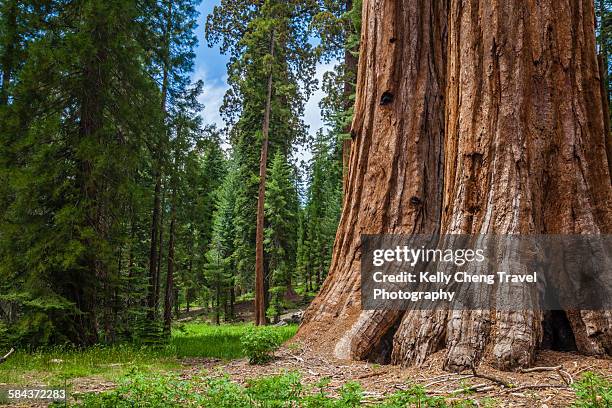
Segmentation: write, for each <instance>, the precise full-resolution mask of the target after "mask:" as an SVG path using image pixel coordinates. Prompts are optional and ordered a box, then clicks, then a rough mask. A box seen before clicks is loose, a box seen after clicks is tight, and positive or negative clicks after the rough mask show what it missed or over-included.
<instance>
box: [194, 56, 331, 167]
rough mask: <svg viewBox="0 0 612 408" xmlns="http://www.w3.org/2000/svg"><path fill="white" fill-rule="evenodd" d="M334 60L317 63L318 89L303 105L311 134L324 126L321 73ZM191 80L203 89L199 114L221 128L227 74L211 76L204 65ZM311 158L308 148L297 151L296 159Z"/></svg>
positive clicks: (328, 68)
mask: <svg viewBox="0 0 612 408" xmlns="http://www.w3.org/2000/svg"><path fill="white" fill-rule="evenodd" d="M335 65H336V62H331V63H327V64H317V68H316V72H315V78H316V79H317V80H318V82H319V86H318V89H317V90H316V91H315V92H313V94H312V95H311V96H310V99H308V101H307V102H306V104H305V106H304V123H305V124H306V125H308V131H309V133H310V134H311V135H313V136H314V135H315V134H316V133H317V131H318V130H319V129H321V128H325V124H324V123H323V119H322V118H321V108H319V102H320V101H321V99H322V98H323V97H324V96H325V92H323V90H321V84H322V82H323V74H325V72H327V71H331V70H333V69H334V66H335ZM193 80H194V81H197V80H202V81H203V82H204V89H203V92H202V95H200V97H199V101H200V103H202V104H203V105H204V109H203V110H202V112H201V114H200V116H201V117H202V120H203V121H204V124H206V125H213V124H214V125H217V128H219V129H221V128H224V127H225V121H224V120H223V119H222V118H221V114H220V112H219V109H220V108H221V105H222V104H223V96H224V95H225V92H226V91H227V90H228V89H229V85H228V84H227V75H225V76H223V77H222V78H211V77H210V76H209V74H208V72H207V70H206V67H200V68H199V69H198V70H197V71H196V72H195V73H194V75H193ZM311 158H312V153H311V152H310V149H309V148H301V149H300V150H299V151H298V153H297V159H298V161H300V160H304V161H306V162H307V161H309V160H310V159H311Z"/></svg>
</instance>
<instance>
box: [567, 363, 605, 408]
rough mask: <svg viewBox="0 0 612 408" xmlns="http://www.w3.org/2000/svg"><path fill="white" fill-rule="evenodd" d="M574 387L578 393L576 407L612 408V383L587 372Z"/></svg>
mask: <svg viewBox="0 0 612 408" xmlns="http://www.w3.org/2000/svg"><path fill="white" fill-rule="evenodd" d="M572 387H573V388H574V390H575V391H576V401H575V402H574V406H575V407H579V408H607V407H612V383H611V382H610V381H609V380H607V379H605V378H603V377H601V376H599V375H597V374H595V373H592V372H589V371H587V372H585V373H584V374H583V375H582V377H581V378H580V381H576V382H575V383H574V384H573V385H572Z"/></svg>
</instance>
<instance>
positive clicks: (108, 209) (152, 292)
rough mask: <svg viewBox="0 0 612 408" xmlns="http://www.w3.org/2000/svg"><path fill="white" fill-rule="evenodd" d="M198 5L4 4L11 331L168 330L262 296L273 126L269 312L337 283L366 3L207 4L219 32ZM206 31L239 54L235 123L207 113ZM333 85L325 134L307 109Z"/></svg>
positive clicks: (20, 335)
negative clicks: (335, 253)
mask: <svg viewBox="0 0 612 408" xmlns="http://www.w3.org/2000/svg"><path fill="white" fill-rule="evenodd" d="M198 5H199V1H197V0H158V1H157V0H111V1H99V0H76V1H67V0H2V1H1V2H0V64H1V68H2V70H1V82H0V84H1V88H0V178H1V179H2V182H1V183H0V186H1V187H0V201H1V205H0V342H1V343H2V344H12V345H21V346H28V347H37V346H42V345H52V344H66V343H68V344H75V345H92V344H95V343H98V342H104V343H113V342H117V341H126V340H127V341H136V340H137V341H143V342H145V343H158V342H161V341H164V338H167V337H168V335H169V333H170V328H171V324H172V321H173V320H174V319H176V317H177V316H178V314H179V313H181V312H189V311H190V310H193V309H195V308H202V309H205V310H210V311H211V313H212V316H213V318H212V320H213V321H215V322H216V323H220V322H222V321H232V320H233V319H235V318H236V314H235V312H234V307H235V304H236V303H237V302H240V301H242V302H245V301H247V302H249V301H252V300H253V299H254V298H255V297H256V296H255V288H256V273H255V272H256V247H257V245H258V242H257V239H256V238H257V237H256V232H257V231H256V229H257V225H256V220H257V218H258V214H257V208H258V189H259V187H260V180H262V178H260V164H261V158H262V155H261V151H262V147H263V141H264V133H266V137H265V140H266V147H267V156H266V159H265V163H264V169H265V176H266V177H265V179H264V180H265V183H264V184H263V186H262V187H263V188H264V191H265V203H263V204H264V205H263V213H262V216H263V220H264V222H263V235H262V239H261V242H260V245H261V247H262V248H263V258H262V259H263V263H262V267H263V273H264V274H263V278H264V287H263V289H264V299H263V306H262V307H263V308H264V310H263V312H264V313H265V318H264V320H263V321H261V322H260V323H266V322H273V321H276V320H277V319H278V318H279V316H280V315H281V313H282V312H283V311H284V310H285V308H286V307H288V306H290V305H294V304H296V303H303V302H307V301H308V300H309V299H311V298H312V297H313V296H314V295H315V293H316V291H317V290H318V288H319V287H320V285H321V284H322V282H323V279H324V278H325V276H326V273H327V269H328V267H329V264H330V261H331V253H332V246H333V242H334V237H335V233H336V227H337V223H338V220H339V216H340V209H341V200H342V173H343V162H342V160H343V148H344V149H345V150H346V149H347V147H346V144H347V140H348V141H349V142H350V136H349V134H348V126H349V123H350V120H351V117H352V101H353V96H354V80H355V73H354V70H355V67H356V65H355V61H356V55H357V52H358V51H357V49H358V29H359V19H360V7H361V4H360V3H359V4H356V5H355V7H353V3H352V1H330V0H318V1H317V0H298V1H291V2H286V1H278V0H265V1H256V2H253V1H225V0H223V1H221V3H220V4H219V5H218V6H216V7H215V8H214V10H213V12H212V13H211V14H210V15H208V16H202V17H204V19H203V20H204V21H205V22H206V24H205V27H203V28H204V29H205V30H204V32H205V38H197V37H196V28H197V21H198V18H199V16H198V12H197V8H198ZM200 18H201V17H200ZM198 41H199V42H204V43H205V44H207V45H210V46H213V45H218V46H219V47H220V49H221V51H222V52H223V53H225V54H226V55H227V56H228V57H229V63H228V65H227V74H228V84H229V90H228V91H227V93H226V94H225V99H224V103H223V105H222V108H221V114H222V116H223V118H224V119H225V126H222V125H219V126H218V127H215V126H211V125H207V124H204V123H203V122H202V119H201V112H202V110H203V109H206V107H205V106H202V105H201V104H200V103H199V102H198V101H199V100H200V96H201V94H202V90H203V88H204V84H203V83H202V82H201V81H194V80H193V79H192V78H193V71H194V59H195V54H194V49H195V47H196V46H197V44H198ZM332 60H333V61H337V62H338V65H337V67H336V70H335V72H330V73H327V74H326V76H325V79H324V81H323V83H322V84H317V81H316V80H315V79H314V74H315V68H316V65H317V63H320V62H322V61H326V62H329V61H332ZM317 87H322V88H323V90H324V91H325V93H326V95H327V96H326V97H325V98H324V100H323V101H322V102H321V109H322V111H323V116H324V119H325V125H326V127H325V129H321V130H319V132H318V133H317V134H316V137H314V136H310V135H311V134H314V133H313V132H314V131H315V130H316V129H315V130H311V131H312V132H310V131H309V129H308V127H307V125H306V124H305V123H304V121H303V115H304V106H305V103H306V101H307V100H308V98H309V97H310V96H311V95H312V93H313V91H314V90H315V89H316V88H317ZM266 111H268V112H267V113H266ZM266 116H268V125H267V129H265V127H266V126H264V118H265V117H266ZM349 147H350V145H349ZM304 149H310V150H311V151H312V159H310V160H309V162H307V163H304V162H303V160H302V159H300V155H299V154H298V152H299V151H303V150H304ZM345 154H346V152H345ZM258 301H259V299H256V301H255V303H257V302H258Z"/></svg>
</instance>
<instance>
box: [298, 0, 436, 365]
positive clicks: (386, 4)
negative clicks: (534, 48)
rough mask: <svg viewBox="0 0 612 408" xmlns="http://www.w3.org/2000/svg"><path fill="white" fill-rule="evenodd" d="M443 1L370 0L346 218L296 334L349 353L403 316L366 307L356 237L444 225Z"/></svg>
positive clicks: (364, 348) (363, 349) (365, 349)
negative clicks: (362, 301) (320, 284)
mask: <svg viewBox="0 0 612 408" xmlns="http://www.w3.org/2000/svg"><path fill="white" fill-rule="evenodd" d="M443 3H444V2H436V1H420V0H413V1H397V2H396V1H383V2H374V1H367V2H364V8H363V25H362V34H361V43H362V47H361V50H360V59H359V66H358V70H357V71H358V79H357V96H356V115H355V119H354V121H353V131H352V133H353V135H354V137H355V139H354V140H353V146H352V151H351V160H350V164H349V174H348V182H347V185H346V192H345V200H344V204H343V211H342V217H341V220H340V225H339V228H338V233H337V236H336V242H335V244H334V254H333V258H332V263H331V268H330V273H329V276H328V278H327V280H326V281H325V283H324V285H323V288H322V289H321V292H320V294H319V296H318V297H317V298H316V299H315V301H314V302H313V303H312V305H311V306H310V307H309V309H308V311H307V313H306V316H305V322H306V323H305V324H304V325H303V326H302V328H301V329H300V334H299V336H303V337H308V336H313V338H318V339H323V338H327V339H329V341H331V342H333V343H334V347H337V353H338V355H341V356H343V357H349V356H357V357H360V358H361V357H365V356H366V355H368V354H369V353H370V352H371V350H372V349H373V346H374V345H376V344H377V343H378V341H379V340H380V339H381V338H382V336H383V335H384V334H385V333H386V331H387V329H388V328H390V327H391V326H392V325H393V323H394V322H395V320H396V319H397V318H398V317H399V314H398V313H397V312H381V313H367V312H364V313H361V310H360V299H359V284H360V283H359V259H360V252H359V247H360V235H361V234H365V233H369V234H373V233H407V232H408V233H419V232H420V233H435V232H437V231H438V228H439V220H440V209H441V203H442V201H441V200H442V141H443V133H444V126H443V123H444V116H443V115H444V97H443V91H444V86H445V84H444V69H445V64H444V63H443V54H444V48H445V47H444V44H445V36H446V28H445V27H446V19H445V15H446V13H445V10H444V4H443ZM416 44H419V46H418V47H417V46H416ZM331 322H334V324H333V326H332V327H330V324H331ZM340 339H341V341H340V342H338V340H340ZM336 343H337V345H336Z"/></svg>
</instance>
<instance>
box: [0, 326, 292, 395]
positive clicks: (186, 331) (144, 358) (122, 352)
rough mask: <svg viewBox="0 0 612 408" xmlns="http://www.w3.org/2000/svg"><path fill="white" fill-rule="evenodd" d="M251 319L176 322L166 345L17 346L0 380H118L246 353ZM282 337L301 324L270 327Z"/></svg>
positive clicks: (17, 382) (3, 366) (55, 382)
mask: <svg viewBox="0 0 612 408" xmlns="http://www.w3.org/2000/svg"><path fill="white" fill-rule="evenodd" d="M251 327H252V326H251V325H248V324H240V325H224V326H211V325H208V324H204V323H190V324H186V325H182V326H178V327H176V328H175V330H174V331H173V334H172V338H171V339H170V340H169V341H168V343H167V344H165V345H160V346H145V345H137V344H118V345H108V346H104V345H99V346H94V347H90V348H86V349H77V348H74V347H52V348H44V349H40V350H37V351H33V352H26V351H20V350H18V351H16V352H15V353H14V354H13V355H11V357H10V358H9V359H8V360H7V361H5V362H4V363H2V364H0V383H5V384H15V385H21V384H32V383H45V384H47V385H60V384H64V383H65V382H66V381H67V380H70V379H74V378H79V377H90V376H100V377H102V378H104V379H107V380H112V381H114V380H116V379H118V378H120V377H122V376H124V375H126V374H127V373H128V372H130V371H131V370H134V369H136V370H138V371H140V372H152V373H155V372H165V371H168V370H172V369H176V368H179V367H180V361H179V360H178V359H180V358H184V357H203V358H219V359H223V360H228V359H235V358H242V357H245V356H246V354H245V351H244V350H243V348H242V345H241V337H242V336H243V335H244V334H245V333H246V332H247V331H248V330H249V329H250V328H251ZM269 330H272V331H274V333H275V334H276V335H277V336H278V338H279V339H280V340H281V341H286V340H288V339H290V338H291V337H293V335H294V334H295V332H296V331H297V326H295V325H293V326H283V327H271V328H270V329H269Z"/></svg>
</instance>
